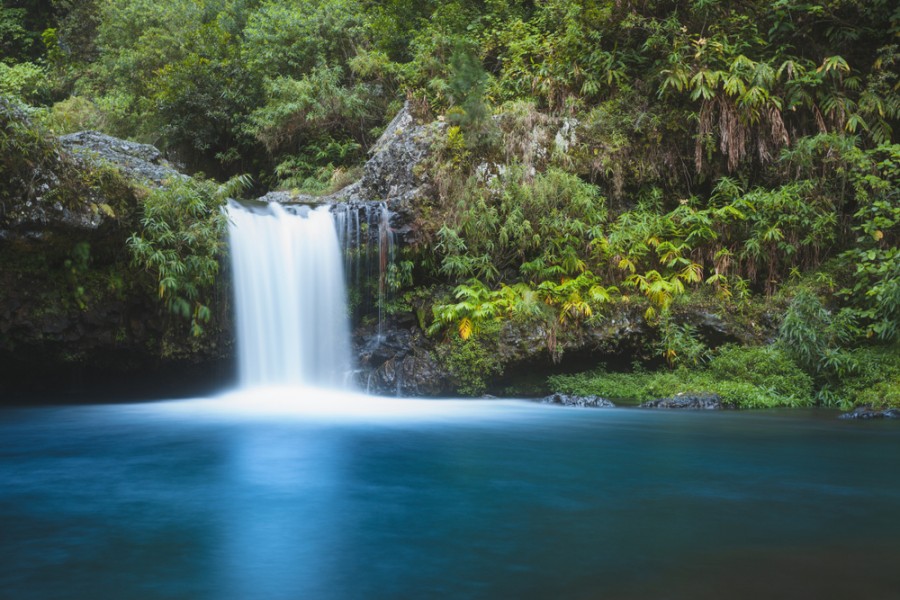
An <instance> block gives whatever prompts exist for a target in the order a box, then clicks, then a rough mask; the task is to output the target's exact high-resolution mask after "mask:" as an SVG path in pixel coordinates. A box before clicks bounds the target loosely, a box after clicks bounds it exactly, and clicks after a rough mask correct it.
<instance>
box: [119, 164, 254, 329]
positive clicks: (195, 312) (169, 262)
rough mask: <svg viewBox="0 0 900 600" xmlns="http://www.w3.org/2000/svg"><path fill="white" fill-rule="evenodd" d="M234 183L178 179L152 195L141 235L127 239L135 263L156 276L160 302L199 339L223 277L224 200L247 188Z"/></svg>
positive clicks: (238, 180) (242, 183)
mask: <svg viewBox="0 0 900 600" xmlns="http://www.w3.org/2000/svg"><path fill="white" fill-rule="evenodd" d="M248 183H249V181H248V180H247V179H246V178H242V177H239V178H235V179H233V180H231V181H229V182H228V183H226V184H224V185H216V184H215V183H213V182H210V181H204V180H197V179H175V180H173V181H170V182H168V185H167V186H166V187H164V188H159V189H157V190H154V191H153V192H151V193H150V195H149V196H148V197H147V198H146V200H145V201H144V205H143V217H142V218H141V231H140V233H135V234H133V235H132V236H131V237H130V238H129V239H128V248H129V250H130V251H131V254H132V258H133V260H134V262H135V264H137V265H139V266H141V267H143V268H144V269H145V270H146V271H148V272H149V273H151V274H152V275H154V276H155V278H156V280H157V285H158V294H159V299H160V300H161V301H163V303H164V304H165V306H166V308H167V309H168V310H169V311H170V312H171V313H173V314H175V315H178V316H179V317H182V318H184V319H187V320H189V321H190V324H191V333H192V334H193V335H195V336H199V335H201V334H202V333H203V327H202V325H203V324H204V323H206V322H207V321H209V319H210V317H211V312H210V308H209V303H210V301H209V298H210V295H211V293H212V292H213V291H214V285H215V283H216V278H217V276H218V273H219V258H220V256H221V254H222V248H223V234H224V231H225V225H226V217H225V214H224V212H223V211H222V206H223V204H224V203H225V200H226V199H227V198H228V197H229V196H231V195H233V194H235V193H236V191H238V190H240V189H241V188H243V187H246V186H247V185H248Z"/></svg>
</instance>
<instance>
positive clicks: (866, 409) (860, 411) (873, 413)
mask: <svg viewBox="0 0 900 600" xmlns="http://www.w3.org/2000/svg"><path fill="white" fill-rule="evenodd" d="M838 419H862V420H868V419H900V408H885V409H882V410H878V409H873V408H872V407H870V406H857V407H856V408H854V409H853V410H851V411H850V412H847V413H843V414H842V415H840V416H839V417H838Z"/></svg>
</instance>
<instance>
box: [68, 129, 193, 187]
mask: <svg viewBox="0 0 900 600" xmlns="http://www.w3.org/2000/svg"><path fill="white" fill-rule="evenodd" d="M59 141H60V142H61V143H62V145H63V148H65V149H66V150H68V151H69V152H70V153H71V154H72V155H73V156H75V157H76V158H78V159H81V160H88V161H93V162H98V161H99V162H105V163H107V164H111V165H114V166H115V167H117V168H118V169H119V170H121V171H122V173H123V174H124V175H126V176H127V177H128V178H130V179H133V180H136V181H140V182H142V183H145V184H149V185H151V186H153V187H159V186H161V185H162V184H163V182H165V181H166V180H167V179H171V178H173V177H187V175H184V174H182V173H179V172H178V171H177V170H176V169H175V167H173V166H172V165H171V164H169V163H168V162H167V161H165V160H163V156H162V153H161V152H160V151H159V150H158V149H157V148H156V147H154V146H151V145H149V144H139V143H137V142H130V141H128V140H121V139H119V138H114V137H112V136H109V135H105V134H103V133H100V132H99V131H79V132H78V133H71V134H69V135H64V136H61V137H60V138H59Z"/></svg>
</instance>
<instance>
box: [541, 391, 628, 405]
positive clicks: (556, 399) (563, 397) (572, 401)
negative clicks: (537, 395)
mask: <svg viewBox="0 0 900 600" xmlns="http://www.w3.org/2000/svg"><path fill="white" fill-rule="evenodd" d="M541 403H542V404H558V405H560V406H580V407H590V408H615V406H616V405H615V404H613V403H612V402H611V401H610V400H607V399H606V398H601V397H600V396H575V395H568V394H560V393H556V394H550V395H549V396H547V397H546V398H541Z"/></svg>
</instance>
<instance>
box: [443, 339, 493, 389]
mask: <svg viewBox="0 0 900 600" xmlns="http://www.w3.org/2000/svg"><path fill="white" fill-rule="evenodd" d="M498 331H499V330H498V328H496V327H493V328H486V329H483V330H481V331H480V332H478V333H475V334H474V335H472V336H471V337H470V338H469V339H467V340H464V339H462V338H461V337H459V336H456V335H452V336H451V337H450V340H449V342H447V343H445V344H441V345H440V346H439V347H438V349H437V357H438V360H440V361H441V362H442V363H443V364H444V365H445V366H446V367H447V370H448V371H449V372H450V374H451V376H452V381H453V384H454V386H455V387H456V392H457V393H459V394H461V395H463V396H481V395H482V394H484V392H485V390H486V389H487V386H488V383H489V382H490V381H491V379H492V378H493V377H496V376H497V375H500V374H501V373H502V372H503V365H502V364H501V363H500V361H499V360H498V359H497V355H496V352H494V351H493V350H492V349H491V347H490V346H491V344H490V342H489V340H490V338H491V337H494V336H496V334H497V332H498Z"/></svg>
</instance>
